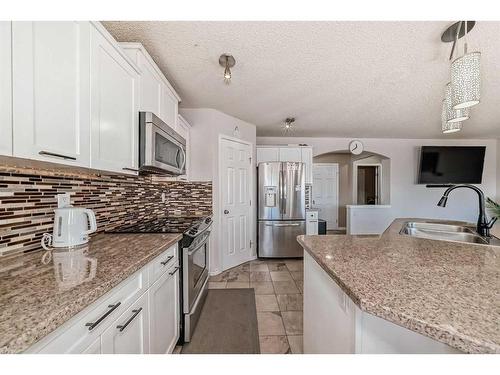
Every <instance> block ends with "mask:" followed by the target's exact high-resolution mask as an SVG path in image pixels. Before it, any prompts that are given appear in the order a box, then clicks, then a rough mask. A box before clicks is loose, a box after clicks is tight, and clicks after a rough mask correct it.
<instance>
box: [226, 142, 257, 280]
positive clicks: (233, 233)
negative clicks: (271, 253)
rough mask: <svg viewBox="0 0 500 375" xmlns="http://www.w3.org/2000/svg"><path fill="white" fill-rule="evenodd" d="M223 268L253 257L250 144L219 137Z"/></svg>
mask: <svg viewBox="0 0 500 375" xmlns="http://www.w3.org/2000/svg"><path fill="white" fill-rule="evenodd" d="M219 157H220V158H221V160H220V165H221V177H220V183H221V186H220V190H221V205H220V207H221V210H222V212H221V215H222V220H221V230H220V233H221V241H220V243H221V245H222V268H223V270H226V269H228V268H231V267H234V266H237V265H239V264H241V263H244V262H246V261H248V260H250V259H251V258H252V249H251V245H252V244H251V241H252V232H251V228H252V216H251V208H250V200H251V194H252V189H251V187H252V174H251V173H252V163H251V145H249V144H246V143H240V142H238V141H234V140H230V139H224V138H222V139H221V140H220V147H219Z"/></svg>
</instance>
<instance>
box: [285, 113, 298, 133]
mask: <svg viewBox="0 0 500 375" xmlns="http://www.w3.org/2000/svg"><path fill="white" fill-rule="evenodd" d="M294 122H295V117H287V118H286V119H285V122H284V123H283V132H284V133H285V134H287V133H289V132H291V131H292V130H293V123H294Z"/></svg>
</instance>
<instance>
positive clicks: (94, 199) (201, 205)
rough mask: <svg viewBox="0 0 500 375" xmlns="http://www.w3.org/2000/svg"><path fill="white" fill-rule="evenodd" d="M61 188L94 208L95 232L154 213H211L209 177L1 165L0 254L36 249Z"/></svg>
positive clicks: (49, 224)
mask: <svg viewBox="0 0 500 375" xmlns="http://www.w3.org/2000/svg"><path fill="white" fill-rule="evenodd" d="M65 192H69V193H70V194H71V203H72V205H74V206H81V207H86V208H90V209H92V210H94V212H95V214H96V218H97V227H98V233H99V232H103V231H104V230H107V229H111V228H114V227H116V226H119V225H123V224H126V223H131V222H134V221H137V220H145V219H146V220H147V219H149V218H154V217H161V216H172V215H182V216H202V215H209V214H211V213H212V183H211V182H180V181H159V180H158V179H155V178H154V177H149V176H144V177H134V176H121V175H102V174H101V175H99V174H92V173H88V174H87V173H72V172H55V171H48V170H39V169H26V168H17V167H16V168H10V167H5V166H0V256H10V255H14V254H18V253H21V252H29V251H36V250H40V249H41V247H40V239H41V237H42V234H43V233H45V232H49V233H51V232H52V225H53V220H54V211H53V210H54V208H56V207H57V198H56V195H57V194H61V193H65ZM162 193H165V202H164V203H163V202H162V198H161V196H162Z"/></svg>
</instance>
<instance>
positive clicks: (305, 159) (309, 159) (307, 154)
mask: <svg viewBox="0 0 500 375" xmlns="http://www.w3.org/2000/svg"><path fill="white" fill-rule="evenodd" d="M300 151H301V157H302V163H304V165H305V167H306V184H312V183H313V172H312V164H313V150H312V147H302V148H301V149H300Z"/></svg>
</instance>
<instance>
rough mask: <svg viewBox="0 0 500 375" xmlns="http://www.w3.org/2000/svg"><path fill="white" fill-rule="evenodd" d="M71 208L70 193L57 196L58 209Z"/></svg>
mask: <svg viewBox="0 0 500 375" xmlns="http://www.w3.org/2000/svg"><path fill="white" fill-rule="evenodd" d="M70 206H71V196H70V195H69V193H64V194H57V208H64V207H70Z"/></svg>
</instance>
